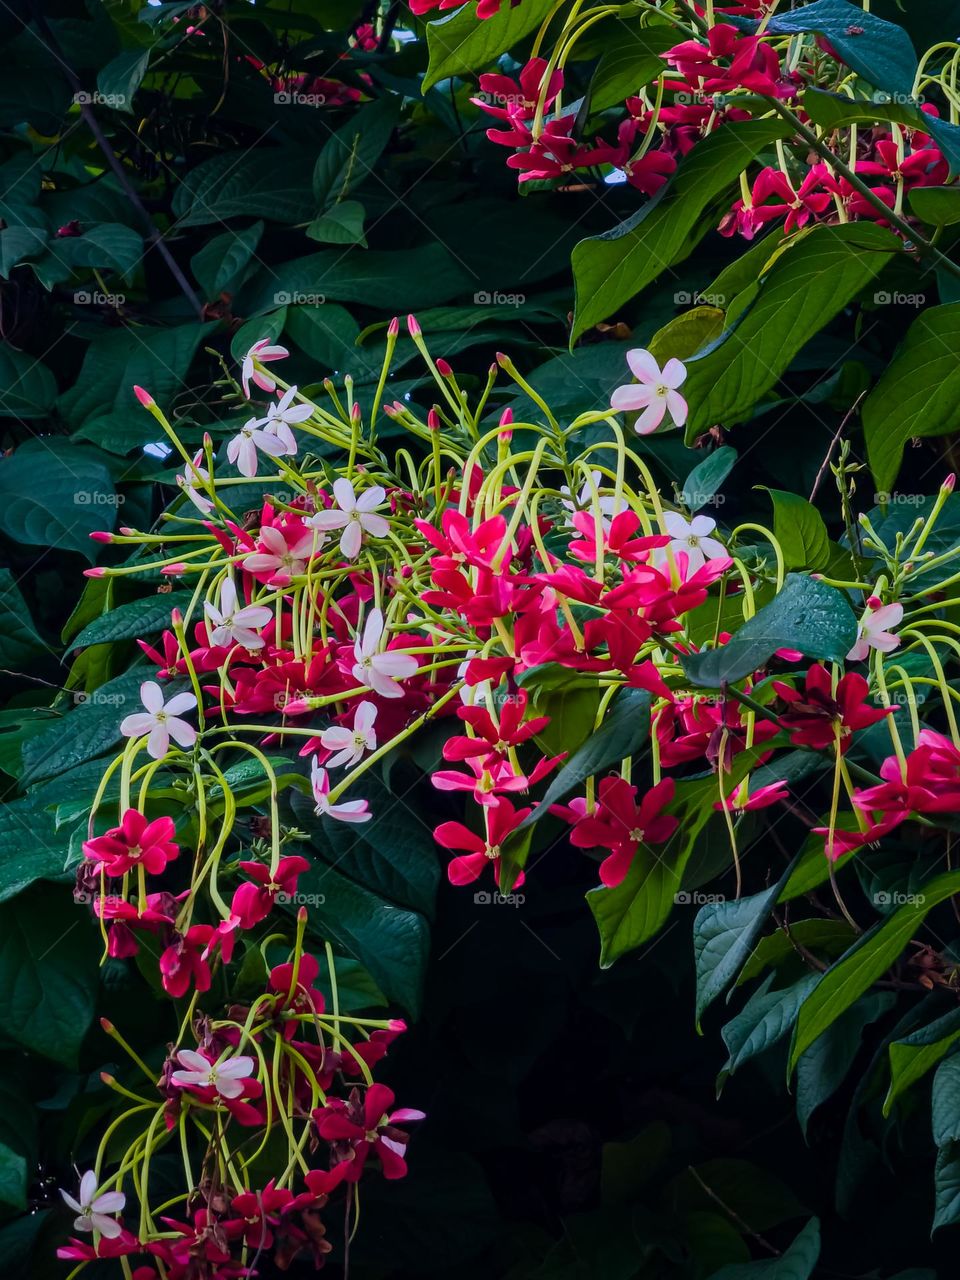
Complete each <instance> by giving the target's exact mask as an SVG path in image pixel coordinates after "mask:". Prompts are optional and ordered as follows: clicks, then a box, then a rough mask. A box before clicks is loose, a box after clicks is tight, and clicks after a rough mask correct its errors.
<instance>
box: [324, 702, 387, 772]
mask: <svg viewBox="0 0 960 1280" xmlns="http://www.w3.org/2000/svg"><path fill="white" fill-rule="evenodd" d="M376 718H377V708H376V707H375V706H374V704H373V703H372V702H361V703H360V705H359V706H358V707H357V710H356V714H355V715H354V717H353V728H352V729H348V728H347V727H346V726H345V725H331V727H330V728H329V729H324V731H323V732H322V733H321V734H320V745H321V746H322V747H324V748H325V749H326V750H327V751H335V752H336V755H333V756H331V757H330V759H329V760H327V761H326V767H327V768H328V769H336V768H338V767H339V766H340V765H342V764H347V765H354V764H356V763H357V762H358V761H359V760H361V759H362V757H363V753H364V752H365V751H376V749H377V735H376V733H375V732H374V728H373V725H374V722H375V720H376Z"/></svg>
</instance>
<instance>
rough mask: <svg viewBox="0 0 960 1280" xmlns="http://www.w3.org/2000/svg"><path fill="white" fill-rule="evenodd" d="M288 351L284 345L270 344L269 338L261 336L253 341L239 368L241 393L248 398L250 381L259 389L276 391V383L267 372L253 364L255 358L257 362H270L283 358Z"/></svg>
mask: <svg viewBox="0 0 960 1280" xmlns="http://www.w3.org/2000/svg"><path fill="white" fill-rule="evenodd" d="M289 354H290V352H289V351H288V350H287V348H286V347H275V346H271V344H270V339H269V338H261V339H260V341H259V342H255V343H254V344H253V346H252V347H251V348H250V350H249V351H248V352H247V354H246V355H245V356H244V357H243V367H242V368H241V370H240V381H241V382H242V383H243V394H244V395H245V396H246V397H247V399H248V400H249V399H250V383H251V382H252V383H253V384H254V386H256V387H259V388H260V390H261V391H276V389H277V384H276V383H275V382H274V380H273V378H271V377H270V375H269V373H266V372H264V370H263V369H258V368H256V366H255V365H254V361H255V360H256V361H257V363H258V364H271V363H272V362H273V361H274V360H285V359H286V358H287V356H288V355H289Z"/></svg>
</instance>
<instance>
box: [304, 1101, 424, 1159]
mask: <svg viewBox="0 0 960 1280" xmlns="http://www.w3.org/2000/svg"><path fill="white" fill-rule="evenodd" d="M393 1103H394V1095H393V1092H392V1091H391V1090H390V1089H388V1088H387V1086H386V1085H384V1084H372V1085H371V1086H370V1088H369V1089H368V1090H367V1092H366V1095H365V1096H364V1097H363V1099H362V1101H361V1097H360V1092H359V1090H357V1089H354V1090H353V1091H352V1092H351V1094H350V1098H349V1099H348V1100H347V1101H344V1100H343V1099H342V1098H328V1099H327V1105H326V1106H325V1107H322V1108H319V1109H318V1110H316V1111H314V1113H313V1119H314V1122H315V1123H316V1126H317V1132H318V1133H319V1134H320V1137H321V1138H325V1139H326V1140H327V1141H328V1142H331V1143H333V1148H334V1154H335V1155H336V1156H338V1157H339V1160H338V1163H343V1162H344V1161H349V1165H348V1168H347V1171H346V1172H345V1173H344V1175H343V1176H344V1178H345V1180H346V1181H347V1182H356V1181H357V1180H358V1179H359V1177H360V1175H361V1174H362V1173H363V1167H364V1164H365V1163H366V1160H367V1157H368V1156H369V1155H371V1154H372V1153H375V1154H376V1155H378V1156H379V1157H380V1164H381V1165H382V1166H383V1176H384V1177H385V1178H391V1179H392V1178H402V1177H404V1175H405V1174H406V1172H407V1164H406V1161H405V1160H404V1155H405V1154H406V1147H407V1143H408V1142H409V1141H410V1137H409V1134H406V1133H404V1132H403V1130H402V1129H398V1128H397V1127H396V1126H397V1124H403V1123H408V1124H409V1123H410V1122H411V1121H414V1120H423V1119H425V1118H426V1117H425V1116H424V1113H423V1112H422V1111H414V1110H412V1109H411V1108H409V1107H404V1108H401V1109H400V1110H397V1111H391V1107H392V1106H393Z"/></svg>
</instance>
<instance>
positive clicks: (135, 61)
mask: <svg viewBox="0 0 960 1280" xmlns="http://www.w3.org/2000/svg"><path fill="white" fill-rule="evenodd" d="M149 65H150V50H149V49H124V51H123V52H122V53H118V54H117V56H116V57H115V58H114V59H113V60H112V61H110V62H108V63H107V65H106V66H105V67H101V69H100V71H99V72H98V74H97V89H98V90H99V92H100V95H101V97H102V98H103V99H105V101H104V102H103V104H102V105H103V106H107V107H113V108H114V110H116V111H126V112H127V113H128V114H130V115H132V114H133V97H134V94H135V93H136V92H137V90H138V89H139V88H140V82H141V81H142V80H143V77H144V76H145V75H146V72H147V67H148V66H149Z"/></svg>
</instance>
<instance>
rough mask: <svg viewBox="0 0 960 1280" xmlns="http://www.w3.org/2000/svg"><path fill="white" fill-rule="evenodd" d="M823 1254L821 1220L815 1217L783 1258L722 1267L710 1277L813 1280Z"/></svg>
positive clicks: (748, 1279)
mask: <svg viewBox="0 0 960 1280" xmlns="http://www.w3.org/2000/svg"><path fill="white" fill-rule="evenodd" d="M819 1257H820V1222H819V1219H817V1218H811V1219H810V1221H809V1222H808V1223H807V1225H806V1226H805V1227H804V1228H803V1230H802V1231H801V1232H800V1234H799V1235H798V1236H797V1238H796V1239H795V1240H794V1242H793V1244H791V1246H790V1248H789V1249H787V1250H786V1251H785V1252H784V1253H782V1254H781V1255H780V1257H779V1258H770V1259H766V1260H765V1261H763V1262H744V1263H735V1264H734V1265H733V1266H731V1267H721V1268H720V1270H719V1271H717V1272H716V1273H715V1274H714V1275H712V1276H711V1277H710V1280H810V1276H812V1275H813V1269H814V1267H815V1266H816V1265H817V1259H818V1258H819Z"/></svg>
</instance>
